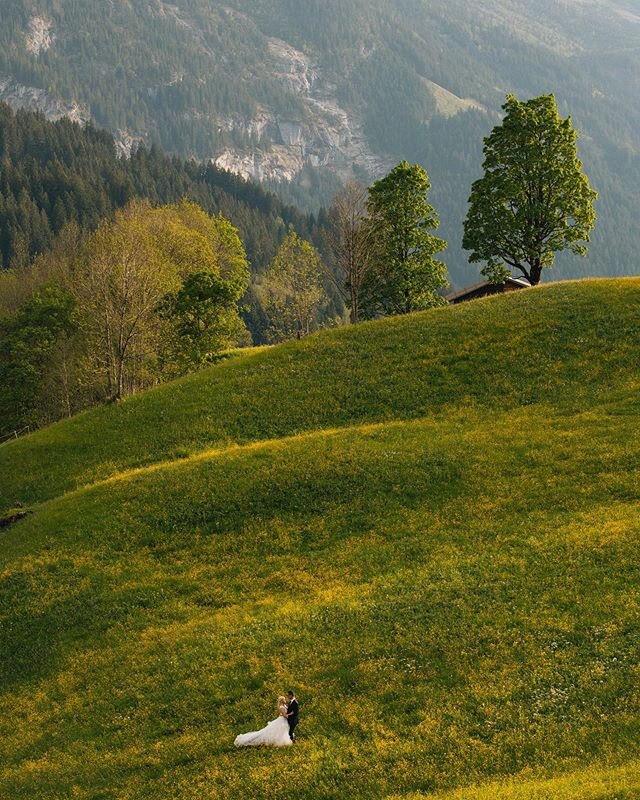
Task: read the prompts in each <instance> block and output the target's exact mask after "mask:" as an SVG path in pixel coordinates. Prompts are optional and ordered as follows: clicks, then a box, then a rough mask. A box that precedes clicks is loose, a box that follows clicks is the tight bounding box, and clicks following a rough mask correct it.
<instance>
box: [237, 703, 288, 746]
mask: <svg viewBox="0 0 640 800" xmlns="http://www.w3.org/2000/svg"><path fill="white" fill-rule="evenodd" d="M287 694H288V695H289V700H288V701H287V699H286V698H285V697H284V695H281V696H280V697H279V698H278V716H277V717H276V719H274V720H273V721H272V722H270V723H269V724H268V725H267V726H266V728H263V729H262V730H260V731H251V733H241V734H240V736H236V740H235V742H234V744H235V746H236V747H251V746H255V745H259V744H271V745H273V746H274V747H286V746H287V745H290V744H293V743H294V742H295V740H296V737H295V733H294V731H295V729H296V725H297V724H298V701H297V700H296V696H295V694H294V693H293V692H287Z"/></svg>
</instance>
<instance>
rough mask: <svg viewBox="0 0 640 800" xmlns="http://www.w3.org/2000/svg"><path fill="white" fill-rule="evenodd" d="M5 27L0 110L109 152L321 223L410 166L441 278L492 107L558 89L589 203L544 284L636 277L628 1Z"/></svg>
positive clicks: (56, 17) (5, 16)
mask: <svg viewBox="0 0 640 800" xmlns="http://www.w3.org/2000/svg"><path fill="white" fill-rule="evenodd" d="M0 13H1V14H2V17H1V20H2V23H3V24H2V26H0V45H2V47H1V49H0V99H3V98H4V99H6V100H7V101H8V102H10V103H12V104H13V105H24V104H31V105H33V104H36V105H39V106H40V107H42V108H43V109H44V110H45V111H46V112H47V113H48V114H50V115H51V116H58V115H61V114H69V115H71V116H73V117H75V118H78V119H88V118H91V119H93V120H95V121H96V122H97V123H98V124H99V125H101V126H105V127H108V128H109V129H110V130H111V131H113V132H114V133H116V135H117V137H118V138H119V141H120V143H121V147H122V149H123V151H127V150H128V148H129V147H130V146H131V144H132V143H135V142H136V141H138V140H140V139H143V140H147V141H157V142H159V143H161V144H162V145H163V146H164V147H165V148H166V149H168V150H171V151H175V152H179V153H181V154H183V155H194V156H196V157H198V158H213V159H216V160H218V162H219V163H220V164H221V165H222V166H225V167H229V168H233V169H236V170H239V171H241V172H243V173H244V174H247V175H251V176H253V177H256V178H259V179H261V180H264V181H266V182H267V183H269V185H272V186H277V187H278V188H279V189H280V191H281V192H283V193H284V194H286V195H287V196H288V197H289V198H294V199H296V200H297V201H300V202H305V203H308V204H311V205H313V206H315V207H316V208H317V207H318V206H319V204H320V203H321V202H322V201H323V200H326V199H327V197H328V196H329V195H330V193H331V191H332V189H334V188H335V186H336V180H337V177H339V178H344V177H345V176H346V175H348V174H350V173H351V172H352V171H353V169H354V168H355V173H356V174H357V175H359V176H361V177H362V178H364V179H365V180H370V179H371V178H372V177H378V176H379V175H380V174H381V173H382V172H383V171H384V170H385V169H386V168H387V167H388V166H389V165H391V164H393V163H394V162H395V161H398V160H399V159H400V158H404V157H407V158H410V159H414V160H421V161H422V162H424V163H425V165H426V166H427V168H428V170H429V172H430V174H431V175H432V178H433V183H434V192H433V195H434V197H433V199H434V202H435V204H436V206H437V207H438V209H439V210H440V211H441V215H442V219H443V233H444V235H445V238H447V239H448V240H450V242H451V248H450V251H449V254H448V260H449V265H450V267H451V271H452V277H453V280H454V282H456V283H461V282H468V281H469V280H471V279H472V278H473V275H474V274H475V273H474V269H472V268H470V267H468V266H467V265H466V257H465V256H464V254H463V253H462V252H461V250H460V240H461V229H460V226H461V221H462V218H463V216H464V212H465V203H466V199H467V197H468V194H469V187H470V184H471V181H472V180H473V179H474V178H475V177H477V176H478V173H479V169H480V163H481V153H480V148H481V142H482V136H483V135H485V134H486V133H488V132H489V130H490V129H491V127H492V126H493V124H494V123H495V122H496V121H497V119H498V114H499V108H500V104H501V103H502V102H503V100H504V95H505V94H506V93H507V92H509V91H514V92H516V93H517V94H519V95H521V96H523V97H525V96H531V95H534V94H539V93H542V92H550V91H553V92H555V93H556V94H557V96H558V100H559V103H560V107H561V110H562V112H563V113H569V112H571V113H572V114H573V115H574V119H575V123H576V125H577V127H579V128H580V129H581V130H583V132H584V136H583V139H582V152H583V155H584V159H585V163H586V168H587V172H588V173H589V175H590V176H591V178H592V179H593V182H594V184H595V186H596V188H598V189H599V191H600V192H601V196H602V200H601V203H600V206H599V213H600V226H599V230H598V232H597V233H596V236H595V238H594V242H593V248H592V254H591V256H590V258H589V260H588V261H587V262H586V264H585V265H581V264H575V263H574V262H572V261H569V260H567V261H563V262H562V263H561V265H560V269H559V272H558V274H559V276H560V277H562V276H566V275H570V274H573V275H575V274H579V271H580V270H582V269H584V270H585V271H586V273H587V274H591V275H603V274H611V275H619V274H621V271H622V270H627V269H629V265H631V269H632V271H636V269H637V268H636V266H635V258H636V253H637V252H638V249H639V242H638V239H637V236H638V234H637V231H636V226H635V225H634V224H633V220H634V216H633V215H634V209H635V208H637V206H638V200H639V197H638V188H637V187H638V184H639V181H638V178H639V177H640V149H639V145H638V137H637V130H638V127H639V123H640V117H639V116H638V114H639V112H638V105H637V83H636V82H635V79H634V77H633V76H635V75H637V73H638V68H639V66H640V65H639V61H638V60H639V58H640V49H639V48H638V41H639V31H640V23H639V21H638V20H639V19H640V17H638V15H637V10H636V12H634V7H633V4H631V3H630V2H629V3H627V2H625V0H606V2H591V1H589V2H585V3H564V4H558V3H555V2H552V0H536V2H534V3H525V2H520V0H519V1H518V2H516V3H506V2H503V0H484V2H482V3H469V2H468V0H454V2H445V0H436V1H435V2H430V3H429V4H425V3H424V2H423V0H395V1H394V2H390V0H374V2H364V0H349V2H348V3H338V2H333V1H332V2H329V3H328V2H326V0H312V1H311V2H306V3H305V4H304V6H302V5H300V4H299V3H295V2H293V1H292V0H261V2H255V0H251V2H249V0H229V1H228V2H226V3H220V2H217V1H216V0H195V2H194V1H192V0H191V1H190V2H189V3H186V2H185V0H176V2H175V3H167V2H164V0H153V2H151V3H148V2H142V1H141V0H131V1H130V2H127V3H97V2H96V1H95V0H73V2H70V3H65V4H59V3H56V2H53V0H8V2H7V3H5V6H4V8H3V10H2V12H0ZM289 180H294V182H295V183H294V184H287V183H286V181H289ZM282 181H285V183H282Z"/></svg>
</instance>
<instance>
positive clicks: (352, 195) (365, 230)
mask: <svg viewBox="0 0 640 800" xmlns="http://www.w3.org/2000/svg"><path fill="white" fill-rule="evenodd" d="M368 199H369V193H368V190H367V188H366V187H365V186H363V185H362V184H360V183H356V182H355V181H352V182H351V183H348V184H347V185H346V186H345V187H344V188H343V189H341V190H340V192H338V194H337V195H336V196H335V197H334V199H333V202H332V204H331V208H330V209H329V222H330V234H329V240H330V245H331V248H332V250H333V253H334V257H335V272H332V273H330V275H331V279H332V280H333V282H334V283H335V285H336V286H337V288H338V290H339V291H340V293H341V295H342V297H343V299H344V301H345V303H346V304H347V305H348V307H349V315H350V320H351V322H352V323H356V322H358V321H359V319H360V313H359V299H360V288H361V286H362V282H363V280H364V277H365V275H366V274H367V272H368V270H369V268H370V266H371V261H372V248H373V228H372V226H371V225H370V224H369V217H368V214H367V203H368Z"/></svg>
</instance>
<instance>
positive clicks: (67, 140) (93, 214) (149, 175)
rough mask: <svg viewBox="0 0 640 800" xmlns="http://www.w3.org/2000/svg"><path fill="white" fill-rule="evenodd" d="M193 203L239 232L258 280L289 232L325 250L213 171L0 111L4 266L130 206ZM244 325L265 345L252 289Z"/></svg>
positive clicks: (289, 214)
mask: <svg viewBox="0 0 640 800" xmlns="http://www.w3.org/2000/svg"><path fill="white" fill-rule="evenodd" d="M185 197H186V198H189V199H190V200H193V201H194V202H196V203H197V204H198V205H199V206H201V207H202V208H203V209H204V210H205V211H207V212H208V213H210V214H222V215H223V216H224V217H226V218H227V219H229V220H231V222H232V223H233V224H234V225H235V226H236V227H237V228H238V230H239V232H240V236H241V238H242V241H243V244H244V246H245V249H246V251H247V256H248V258H249V263H250V265H251V269H252V271H253V273H254V274H256V273H261V272H263V271H264V269H265V268H266V267H267V265H268V264H269V262H270V261H271V259H272V258H273V257H274V255H275V254H276V252H277V250H278V247H279V245H280V244H281V243H282V241H283V239H284V238H285V236H286V234H287V231H288V230H289V229H290V228H293V229H294V230H296V231H297V232H298V233H299V234H300V235H301V236H304V237H305V238H309V239H315V240H316V241H319V242H322V238H323V237H322V220H323V219H324V215H321V217H320V225H319V223H318V221H317V220H316V219H315V217H314V216H312V215H310V214H304V213H301V212H300V211H298V210H297V209H295V208H293V207H291V206H286V205H284V204H283V203H282V202H281V201H280V200H279V199H278V198H277V197H276V196H275V195H274V194H272V193H269V192H267V191H265V190H264V189H262V188H261V187H260V186H258V185H256V184H254V183H251V182H249V181H245V180H244V179H243V178H240V177H238V176H236V175H232V174H231V173H228V172H225V171H224V170H221V169H218V168H217V167H215V166H213V165H212V164H200V163H197V162H195V161H186V160H184V159H180V158H178V157H175V156H174V157H170V156H168V155H166V154H165V153H163V152H162V150H161V149H160V148H159V147H158V146H156V145H153V146H151V147H150V148H149V149H147V148H145V147H144V145H140V146H138V147H137V148H136V149H135V150H134V151H133V153H132V154H131V157H130V158H120V157H118V155H117V151H116V145H115V142H114V140H113V137H112V136H111V135H110V134H109V133H107V132H105V131H101V130H98V129H96V128H95V127H93V126H92V125H87V126H82V125H80V124H78V123H73V122H70V121H69V120H68V119H61V120H59V121H57V122H49V121H47V120H46V119H45V118H44V116H43V115H42V114H40V113H35V112H30V111H18V112H17V113H15V114H14V113H13V112H12V111H11V109H10V108H9V107H8V106H6V105H4V104H0V260H1V262H2V265H3V266H5V267H7V266H9V265H11V266H14V267H19V266H21V265H23V264H25V263H27V262H28V261H29V259H31V258H32V257H33V256H35V255H36V254H38V253H41V252H43V251H45V250H46V249H47V248H48V247H49V246H50V245H51V243H52V241H53V239H54V237H55V236H56V235H57V234H58V233H60V231H61V230H62V229H63V228H64V226H65V225H66V224H67V223H70V222H75V223H77V224H78V225H79V226H80V228H81V229H87V230H92V229H94V228H95V227H96V226H97V225H98V223H99V222H100V220H101V219H102V218H104V217H111V216H112V215H113V213H114V211H115V210H116V209H118V208H122V207H123V206H125V205H126V204H127V203H128V202H129V201H130V200H131V199H133V198H144V199H147V200H149V201H150V202H151V203H152V204H153V205H159V204H166V203H172V202H176V201H178V200H181V199H182V198H185ZM246 304H247V309H246V312H245V317H246V320H247V324H248V325H249V327H250V329H251V330H252V332H253V333H254V335H255V336H256V338H257V340H258V341H260V339H261V333H262V328H263V327H264V320H262V319H261V313H260V309H259V307H258V305H257V304H256V302H255V298H254V297H253V294H252V292H251V290H250V291H249V293H248V295H247V300H246Z"/></svg>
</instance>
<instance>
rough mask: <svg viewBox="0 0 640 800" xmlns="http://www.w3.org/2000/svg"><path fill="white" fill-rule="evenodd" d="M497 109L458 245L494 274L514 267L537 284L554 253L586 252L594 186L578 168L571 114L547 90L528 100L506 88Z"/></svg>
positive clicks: (499, 276)
mask: <svg viewBox="0 0 640 800" xmlns="http://www.w3.org/2000/svg"><path fill="white" fill-rule="evenodd" d="M503 110H504V111H505V118H504V120H503V121H502V123H501V124H500V125H498V126H496V127H495V128H494V129H493V131H492V133H491V135H490V136H488V137H487V138H486V139H485V145H484V155H485V160H484V164H483V169H484V176H483V177H482V178H480V179H479V180H477V181H475V183H474V184H473V187H472V191H471V197H470V198H469V203H470V208H469V211H468V214H467V218H466V220H465V223H464V238H463V246H464V247H465V249H467V250H469V251H471V255H470V256H469V261H470V262H472V263H476V262H486V266H485V267H484V269H483V273H484V274H485V275H487V276H488V277H489V278H490V279H491V280H492V281H495V282H502V281H504V280H505V279H506V277H507V276H508V275H509V274H510V271H511V270H512V269H515V270H517V271H518V272H519V273H520V274H521V275H522V276H523V277H525V278H526V279H527V280H528V281H529V282H530V283H531V284H533V285H535V284H537V283H539V282H540V278H541V275H542V271H543V269H545V268H549V267H552V266H553V263H554V260H555V254H556V253H557V252H559V251H561V250H565V249H569V250H571V252H573V253H575V254H576V255H585V254H586V251H587V247H586V244H587V242H588V241H589V235H590V232H591V230H592V228H593V226H594V224H595V211H594V207H593V204H594V201H595V199H596V197H597V193H596V192H595V191H593V189H592V188H591V186H590V185H589V180H588V178H587V176H586V175H585V174H584V173H583V171H582V162H581V161H580V160H579V159H578V153H577V146H576V140H577V132H576V131H575V129H574V128H573V124H572V121H571V117H567V118H566V119H562V118H561V117H560V115H559V113H558V108H557V105H556V101H555V98H554V96H553V95H550V94H549V95H541V96H540V97H535V98H533V99H532V100H528V101H526V102H521V101H519V100H518V99H517V98H515V97H513V96H512V95H509V96H508V97H507V101H506V103H505V104H504V106H503Z"/></svg>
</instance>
